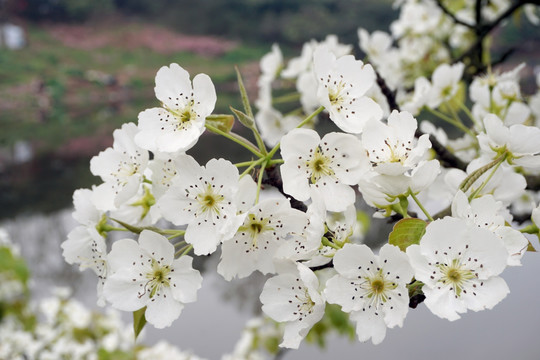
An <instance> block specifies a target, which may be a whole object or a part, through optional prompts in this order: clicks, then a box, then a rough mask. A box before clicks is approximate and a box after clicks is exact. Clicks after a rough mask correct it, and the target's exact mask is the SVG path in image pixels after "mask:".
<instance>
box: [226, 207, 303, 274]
mask: <svg viewBox="0 0 540 360" xmlns="http://www.w3.org/2000/svg"><path fill="white" fill-rule="evenodd" d="M306 222H307V216H306V214H305V213H303V212H301V211H299V210H296V209H293V208H291V206H290V204H289V201H288V200H285V199H283V200H276V199H268V200H265V201H261V202H260V203H258V204H257V205H255V206H254V207H252V208H251V209H250V210H249V211H248V212H247V214H246V216H245V218H244V223H243V224H242V225H241V226H240V227H239V228H238V231H237V232H236V234H235V235H234V237H233V238H232V239H230V240H227V241H225V242H224V243H223V245H222V247H221V262H220V263H219V265H218V269H217V270H218V273H220V274H221V275H222V276H223V277H224V278H225V279H226V280H231V279H232V278H233V277H235V276H238V278H243V277H246V276H248V275H250V274H251V273H252V272H253V271H255V270H258V271H260V272H261V273H263V274H268V273H275V272H276V270H275V267H274V263H273V257H274V255H275V253H276V251H277V250H278V248H279V247H280V246H281V245H282V244H283V243H284V242H286V241H291V240H289V239H288V236H289V235H290V234H291V233H300V232H302V231H303V230H304V223H306Z"/></svg>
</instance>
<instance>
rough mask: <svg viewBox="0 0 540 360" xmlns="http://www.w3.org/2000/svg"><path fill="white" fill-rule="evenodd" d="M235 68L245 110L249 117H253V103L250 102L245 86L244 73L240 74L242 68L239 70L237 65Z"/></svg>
mask: <svg viewBox="0 0 540 360" xmlns="http://www.w3.org/2000/svg"><path fill="white" fill-rule="evenodd" d="M234 69H235V70H236V78H237V79H238V88H239V90H240V96H241V97H242V104H243V105H244V111H245V113H246V114H247V116H248V117H250V118H252V119H253V111H251V105H250V104H249V98H248V96H247V91H246V88H245V86H244V82H243V81H242V75H240V70H238V67H237V66H235V67H234Z"/></svg>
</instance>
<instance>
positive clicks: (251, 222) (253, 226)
mask: <svg viewBox="0 0 540 360" xmlns="http://www.w3.org/2000/svg"><path fill="white" fill-rule="evenodd" d="M270 230H274V229H273V228H272V227H270V226H268V219H267V218H260V219H257V218H256V217H255V215H254V214H249V215H248V217H247V220H246V221H245V223H244V225H242V226H240V227H239V228H238V232H247V233H248V234H249V235H250V236H251V240H252V241H253V243H252V245H253V246H257V238H258V237H259V235H260V234H261V233H263V232H266V231H270Z"/></svg>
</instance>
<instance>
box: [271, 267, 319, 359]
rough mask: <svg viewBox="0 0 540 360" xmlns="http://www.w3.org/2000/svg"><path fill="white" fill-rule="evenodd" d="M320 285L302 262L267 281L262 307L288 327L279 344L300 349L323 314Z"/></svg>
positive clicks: (274, 318)
mask: <svg viewBox="0 0 540 360" xmlns="http://www.w3.org/2000/svg"><path fill="white" fill-rule="evenodd" d="M318 288H319V280H318V279H317V276H315V274H314V273H313V271H311V270H310V269H309V268H308V267H306V266H305V265H302V264H300V263H298V264H296V267H292V268H288V269H286V271H284V272H283V273H280V274H279V275H276V276H274V277H272V278H270V279H268V281H266V283H265V284H264V288H263V291H262V293H261V296H260V299H261V303H262V304H263V305H262V310H263V312H264V313H265V314H266V315H268V316H269V317H270V318H272V319H273V320H275V321H277V322H280V323H284V326H285V333H284V335H283V342H282V343H281V344H280V345H279V346H281V347H286V348H292V349H297V348H298V346H299V345H300V342H301V341H302V339H303V338H304V337H305V336H306V335H307V333H308V332H309V330H310V329H311V327H312V326H313V325H315V323H317V322H318V321H319V320H320V319H321V318H322V317H323V315H324V308H325V304H326V303H325V299H324V297H323V295H321V294H320V293H319V290H318Z"/></svg>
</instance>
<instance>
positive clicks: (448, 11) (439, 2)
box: [435, 0, 474, 29]
mask: <svg viewBox="0 0 540 360" xmlns="http://www.w3.org/2000/svg"><path fill="white" fill-rule="evenodd" d="M435 2H436V3H437V6H439V8H440V9H441V10H442V12H443V13H445V14H446V15H448V16H449V17H450V18H451V19H452V21H453V22H455V23H456V24H460V25H463V26H465V27H468V28H469V29H474V25H473V24H469V23H468V22H466V21H463V20H460V19H458V18H457V17H456V15H454V14H453V13H452V12H451V11H450V10H449V9H448V8H447V7H446V6H445V5H444V4H443V2H442V0H435Z"/></svg>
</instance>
